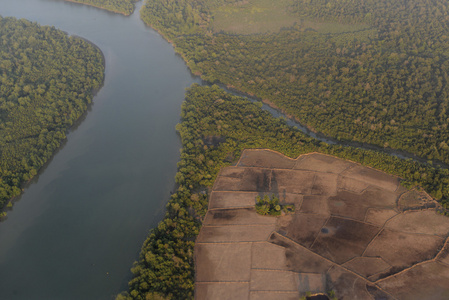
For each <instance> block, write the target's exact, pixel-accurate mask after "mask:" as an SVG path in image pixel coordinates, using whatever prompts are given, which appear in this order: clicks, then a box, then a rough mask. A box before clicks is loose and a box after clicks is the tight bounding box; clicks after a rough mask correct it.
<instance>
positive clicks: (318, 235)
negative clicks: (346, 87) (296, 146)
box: [195, 150, 449, 300]
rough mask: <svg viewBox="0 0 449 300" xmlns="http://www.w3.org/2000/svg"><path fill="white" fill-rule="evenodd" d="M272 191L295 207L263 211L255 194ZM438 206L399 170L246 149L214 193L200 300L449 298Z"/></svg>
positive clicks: (448, 263) (448, 265) (204, 236)
mask: <svg viewBox="0 0 449 300" xmlns="http://www.w3.org/2000/svg"><path fill="white" fill-rule="evenodd" d="M264 194H275V195H276V196H278V197H279V199H280V200H281V203H285V204H287V203H292V204H294V205H295V207H296V211H295V213H294V214H292V215H284V216H279V217H272V216H260V215H258V214H257V213H256V212H255V209H254V204H255V198H256V196H257V195H260V196H263V195H264ZM434 206H435V201H434V200H433V199H431V198H430V197H429V196H428V195H427V194H425V193H424V192H417V191H407V190H405V189H404V188H403V187H401V186H399V179H398V178H397V177H394V176H391V175H388V174H385V173H382V172H380V171H378V170H374V169H371V168H366V167H363V166H361V165H358V164H356V163H353V162H348V161H344V160H341V159H338V158H335V157H331V156H328V155H322V154H318V153H313V154H308V155H302V156H300V157H299V158H297V159H296V160H294V159H290V158H287V157H284V156H282V155H281V154H279V153H277V152H273V151H269V150H245V151H244V152H243V154H242V156H241V158H240V161H239V162H238V164H237V166H236V167H228V168H225V169H223V170H222V171H221V172H220V174H219V176H218V178H217V180H216V182H215V184H214V187H213V190H212V192H211V197H210V202H209V211H208V213H207V215H206V217H205V221H204V223H203V227H202V229H201V231H200V234H199V235H198V238H197V241H196V246H195V270H196V274H195V280H196V290H195V298H196V299H263V300H269V299H298V298H299V297H301V296H304V295H305V293H306V292H309V291H311V292H324V293H325V292H327V291H328V290H334V291H335V293H336V295H337V297H338V299H350V300H352V299H378V300H380V299H401V300H402V299H404V300H408V299H449V284H448V282H449V245H448V244H447V237H448V236H449V219H448V218H445V217H442V216H440V215H438V214H437V213H436V211H435V209H434V208H432V207H434ZM411 210H414V211H411ZM416 210H418V211H416Z"/></svg>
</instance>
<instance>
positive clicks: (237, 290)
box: [195, 282, 249, 300]
mask: <svg viewBox="0 0 449 300" xmlns="http://www.w3.org/2000/svg"><path fill="white" fill-rule="evenodd" d="M248 297H249V283H248V282H208V283H206V284H204V283H198V284H196V286H195V299H198V300H210V299H216V300H229V299H248Z"/></svg>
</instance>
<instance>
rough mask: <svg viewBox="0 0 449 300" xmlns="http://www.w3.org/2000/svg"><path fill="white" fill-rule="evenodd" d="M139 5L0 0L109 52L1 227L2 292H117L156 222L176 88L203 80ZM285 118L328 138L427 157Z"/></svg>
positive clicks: (175, 144) (168, 161) (172, 150)
mask: <svg viewBox="0 0 449 300" xmlns="http://www.w3.org/2000/svg"><path fill="white" fill-rule="evenodd" d="M142 4H143V3H142V2H139V3H137V9H136V13H134V14H133V15H132V16H130V17H125V16H122V15H119V14H114V13H109V12H106V11H103V10H100V9H97V8H93V7H89V6H84V5H80V4H75V3H70V2H64V1H62V0H20V1H19V0H0V15H2V16H3V17H7V16H14V17H17V18H26V19H28V20H32V21H37V22H39V23H40V24H42V25H52V26H55V27H56V28H59V29H62V30H64V31H66V32H68V33H69V34H73V35H79V36H81V37H84V38H86V39H88V40H90V41H92V42H93V43H95V44H96V45H97V46H99V48H100V49H101V50H102V51H103V53H104V55H105V58H106V77H105V84H104V86H103V88H102V89H101V90H100V92H99V93H98V94H97V96H96V97H95V98H94V104H93V105H92V107H91V109H90V111H89V112H88V113H87V114H86V116H85V117H84V118H82V120H81V121H80V122H79V126H77V127H76V128H73V129H72V130H71V132H70V133H69V134H68V136H67V142H66V143H65V145H64V146H63V147H62V148H61V149H60V150H59V151H58V152H57V154H56V155H55V156H54V158H53V159H52V160H51V162H50V163H49V164H48V166H47V167H46V168H44V170H41V172H40V174H39V176H38V177H36V178H35V179H34V180H33V182H32V183H31V184H30V185H29V186H28V187H27V188H26V189H25V191H24V193H23V195H22V196H21V197H20V199H19V201H17V202H16V203H15V205H14V208H13V210H12V211H11V212H9V213H8V218H7V220H6V221H5V222H2V223H1V224H0V299H7V300H9V299H11V300H15V299H26V300H28V299H37V300H39V299H49V300H50V299H58V300H59V299H114V296H115V295H116V294H117V293H118V292H120V291H122V290H125V289H127V282H128V280H129V279H130V277H131V273H130V271H129V269H130V267H131V265H132V262H133V261H134V260H136V259H137V255H138V253H139V250H140V247H141V244H142V242H143V241H144V239H145V238H146V236H147V233H148V229H149V228H152V227H154V226H155V225H156V224H157V222H158V221H159V220H160V219H161V218H162V214H163V212H164V210H165V203H166V201H167V200H168V199H169V195H170V191H171V190H173V188H174V175H175V173H176V162H177V161H178V159H179V149H180V147H181V144H180V141H179V137H178V136H177V134H176V132H175V129H174V128H175V125H176V123H178V122H179V114H180V109H181V103H182V101H183V98H184V92H185V88H186V87H188V86H190V85H191V84H192V83H194V82H197V83H201V81H200V80H199V79H198V78H194V77H192V76H191V74H190V72H189V71H188V69H187V67H186V65H185V63H184V62H183V60H182V59H181V58H180V57H179V56H177V55H175V53H174V51H173V48H172V46H171V45H170V44H169V43H167V42H166V41H165V40H163V39H162V37H160V35H158V34H157V33H156V32H154V31H153V30H151V29H149V28H147V27H146V26H145V25H144V24H143V23H142V21H141V20H140V19H139V14H138V13H137V12H138V10H139V8H140V6H141V5H142ZM231 92H232V91H231ZM237 94H239V93H237ZM239 95H242V94H239ZM253 101H254V99H253ZM264 109H266V110H268V111H270V113H272V114H273V115H274V116H276V117H278V116H282V114H281V113H279V112H277V111H276V110H274V109H271V108H270V107H268V106H266V105H264ZM287 123H288V124H289V125H292V126H295V127H297V128H299V129H300V130H301V131H303V132H305V133H307V134H309V135H311V136H313V137H315V138H318V139H319V140H321V141H324V142H327V143H332V144H342V145H351V146H356V147H360V148H365V149H374V150H380V151H384V152H386V153H388V154H390V155H395V156H398V157H401V158H412V159H415V160H419V161H424V160H422V159H419V158H418V157H416V156H414V155H412V154H409V153H405V152H401V151H396V150H392V149H382V148H380V147H376V146H372V145H366V144H359V143H348V142H340V141H338V140H335V139H331V138H328V137H326V136H322V135H320V134H314V133H313V132H310V131H308V130H307V128H305V127H304V126H302V125H301V124H298V123H296V122H294V121H292V120H287ZM442 165H443V166H444V167H447V165H444V164H442Z"/></svg>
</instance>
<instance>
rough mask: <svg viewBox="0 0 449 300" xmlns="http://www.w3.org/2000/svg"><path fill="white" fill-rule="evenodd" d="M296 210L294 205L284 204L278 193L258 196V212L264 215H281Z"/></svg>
mask: <svg viewBox="0 0 449 300" xmlns="http://www.w3.org/2000/svg"><path fill="white" fill-rule="evenodd" d="M294 211H295V206H294V205H282V204H280V203H279V198H278V197H277V196H276V195H272V196H271V199H270V196H268V195H264V196H263V197H260V196H259V195H257V196H256V212H257V213H258V214H260V215H262V216H265V215H270V216H280V215H281V214H282V213H292V212H294Z"/></svg>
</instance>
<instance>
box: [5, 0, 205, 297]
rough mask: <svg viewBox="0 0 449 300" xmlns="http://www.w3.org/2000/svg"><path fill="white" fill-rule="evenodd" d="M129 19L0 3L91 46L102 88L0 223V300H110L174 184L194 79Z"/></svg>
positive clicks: (39, 3)
mask: <svg viewBox="0 0 449 300" xmlns="http://www.w3.org/2000/svg"><path fill="white" fill-rule="evenodd" d="M141 5H142V2H139V3H137V11H136V13H134V14H133V15H132V16H130V17H125V16H122V15H119V14H113V13H109V12H106V11H103V10H100V9H97V8H94V7H89V6H84V5H79V4H75V3H70V2H64V1H60V0H20V1H19V0H1V1H0V15H2V16H3V17H8V16H14V17H17V18H26V19H28V20H31V21H37V22H38V23H40V24H42V25H52V26H55V27H56V28H58V29H62V30H64V31H66V32H68V33H69V34H72V35H79V36H81V37H84V38H86V39H88V40H90V41H91V42H93V43H95V44H96V45H98V47H99V48H100V49H101V50H102V51H103V53H104V55H105V58H106V74H105V75H106V76H105V84H104V86H103V88H102V89H101V90H100V92H99V93H98V94H97V96H96V97H95V98H94V101H93V105H92V107H91V110H90V111H89V112H88V113H87V114H86V116H85V118H84V120H82V122H80V125H79V126H78V127H77V128H76V130H75V129H72V130H71V132H70V133H69V134H68V135H67V143H66V144H65V145H64V146H63V147H62V148H61V149H60V150H59V151H58V153H56V155H55V156H54V158H53V159H52V161H51V162H50V163H49V164H48V166H47V167H46V168H45V170H43V171H41V172H40V174H39V176H38V177H37V178H36V179H35V180H34V181H33V182H32V183H31V184H30V185H29V186H28V187H27V188H26V189H25V192H24V193H23V195H22V197H21V198H20V199H19V201H17V202H16V203H15V204H14V208H13V210H12V211H11V212H9V213H8V218H7V220H6V221H5V222H2V223H1V224H0V299H7V300H15V299H24V300H25V299H26V300H30V299H33V300H34V299H36V300H38V299H46V300H50V299H58V300H60V299H76V300H80V299H113V298H114V295H115V294H117V293H119V292H120V291H121V290H124V289H126V288H127V282H128V280H129V279H130V276H131V273H130V268H131V266H132V263H133V261H134V260H136V259H137V257H138V253H139V251H140V247H141V245H142V243H143V241H144V240H145V237H146V236H147V234H148V230H149V229H150V228H152V227H154V226H155V225H156V224H157V222H158V221H159V220H160V219H161V215H162V213H163V212H164V210H165V203H166V201H167V200H168V199H169V197H170V191H172V190H173V188H174V176H175V174H176V163H177V161H178V160H179V150H180V148H181V144H180V140H179V136H178V135H177V133H176V131H175V125H176V124H177V123H178V122H179V119H180V111H181V103H182V101H183V99H184V93H185V88H186V87H188V86H190V85H191V84H192V83H194V82H197V81H198V82H199V80H198V79H195V78H193V77H192V76H191V74H190V72H189V71H188V69H187V67H186V65H185V64H184V62H183V60H182V59H181V58H180V57H179V56H177V55H176V54H175V53H174V50H173V48H172V46H171V45H170V44H169V43H167V42H166V41H165V40H164V39H163V38H162V37H161V36H160V35H159V34H157V33H156V32H154V31H153V30H151V29H149V28H147V27H146V26H145V25H144V24H143V22H142V21H141V20H140V19H139V14H138V10H139V8H140V6H141Z"/></svg>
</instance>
